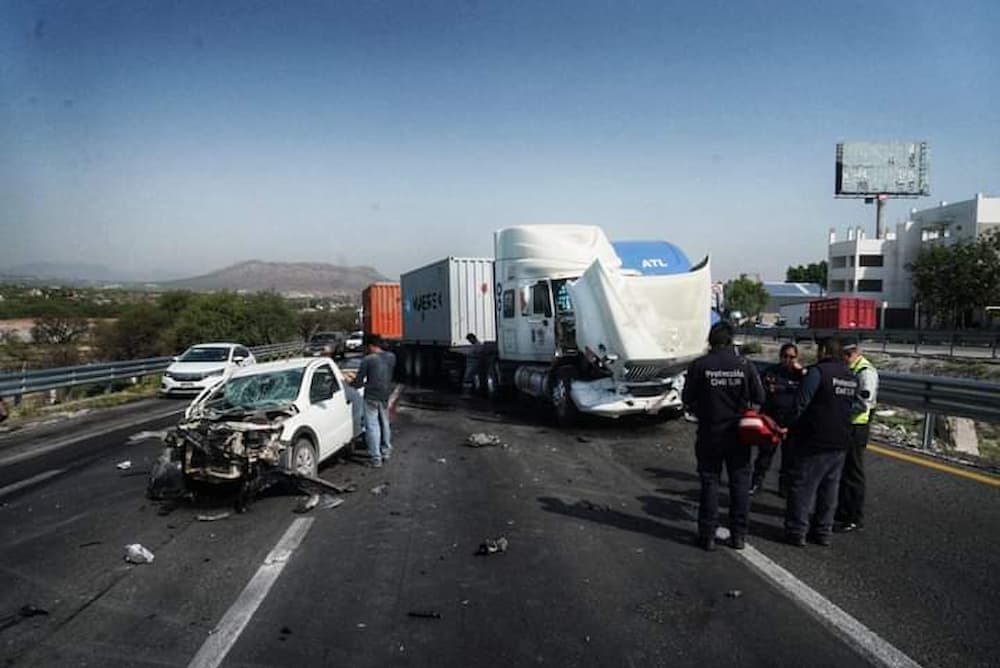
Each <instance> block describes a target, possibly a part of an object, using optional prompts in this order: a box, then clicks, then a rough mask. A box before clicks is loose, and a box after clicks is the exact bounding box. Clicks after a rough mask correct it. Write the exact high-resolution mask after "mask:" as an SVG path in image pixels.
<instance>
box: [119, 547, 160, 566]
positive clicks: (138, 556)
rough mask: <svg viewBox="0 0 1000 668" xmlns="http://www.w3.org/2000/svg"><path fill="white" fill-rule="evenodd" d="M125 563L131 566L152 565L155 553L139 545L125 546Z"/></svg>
mask: <svg viewBox="0 0 1000 668" xmlns="http://www.w3.org/2000/svg"><path fill="white" fill-rule="evenodd" d="M125 561H127V562H129V563H130V564H151V563H153V553H152V552H150V551H149V550H147V549H146V548H144V547H143V546H142V545H140V544H139V543H132V544H131V545H126V546H125Z"/></svg>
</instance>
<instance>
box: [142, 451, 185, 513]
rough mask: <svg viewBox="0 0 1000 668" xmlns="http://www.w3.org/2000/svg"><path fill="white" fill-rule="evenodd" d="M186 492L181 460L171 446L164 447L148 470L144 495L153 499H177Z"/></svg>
mask: <svg viewBox="0 0 1000 668" xmlns="http://www.w3.org/2000/svg"><path fill="white" fill-rule="evenodd" d="M186 493H187V487H186V485H185V484H184V471H183V469H182V463H181V460H180V459H179V458H178V457H177V454H176V451H175V450H173V449H172V448H164V449H163V452H161V453H160V456H159V458H157V460H156V461H155V462H154V463H153V468H152V469H150V471H149V482H148V483H147V484H146V496H147V497H149V498H150V499H154V500H163V499H177V498H180V497H182V496H184V495H185V494H186Z"/></svg>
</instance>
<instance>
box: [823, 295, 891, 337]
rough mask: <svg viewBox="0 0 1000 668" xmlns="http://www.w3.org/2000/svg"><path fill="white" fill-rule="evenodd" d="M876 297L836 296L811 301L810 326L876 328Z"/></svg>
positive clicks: (824, 327)
mask: <svg viewBox="0 0 1000 668" xmlns="http://www.w3.org/2000/svg"><path fill="white" fill-rule="evenodd" d="M876 316H877V306H876V302H875V300H874V299H864V298H862V297H834V298H831V299H817V300H816V301H812V302H809V326H810V327H812V328H813V329H876V328H877V324H876V323H877V322H878V319H877V317H876Z"/></svg>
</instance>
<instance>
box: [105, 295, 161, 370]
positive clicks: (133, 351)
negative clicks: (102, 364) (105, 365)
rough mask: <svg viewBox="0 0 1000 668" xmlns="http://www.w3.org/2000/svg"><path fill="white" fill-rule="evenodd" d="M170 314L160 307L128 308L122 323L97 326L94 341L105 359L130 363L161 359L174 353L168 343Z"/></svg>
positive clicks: (107, 323) (139, 305)
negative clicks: (153, 358)
mask: <svg viewBox="0 0 1000 668" xmlns="http://www.w3.org/2000/svg"><path fill="white" fill-rule="evenodd" d="M170 322H171V319H170V314H169V313H168V312H167V311H165V310H164V309H162V308H160V307H158V306H157V305H156V304H146V303H139V304H133V305H131V306H128V307H126V308H125V309H124V310H123V311H122V314H121V316H120V317H119V318H118V320H116V321H114V322H104V323H101V324H100V325H98V326H97V331H96V332H95V334H94V338H95V340H96V343H97V350H98V353H99V354H100V356H101V357H102V358H103V359H108V360H128V359H141V358H145V357H158V356H160V355H165V354H167V353H168V352H171V349H170V348H169V347H168V346H167V344H166V341H165V340H164V338H165V337H164V334H165V333H166V331H167V329H168V327H169V325H170Z"/></svg>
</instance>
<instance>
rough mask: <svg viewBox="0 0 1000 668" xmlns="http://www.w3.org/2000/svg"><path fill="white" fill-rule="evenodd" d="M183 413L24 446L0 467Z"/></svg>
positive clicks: (152, 416) (161, 414) (0, 460)
mask: <svg viewBox="0 0 1000 668" xmlns="http://www.w3.org/2000/svg"><path fill="white" fill-rule="evenodd" d="M183 411H184V409H183V408H181V409H177V408H172V409H170V410H169V411H167V412H166V413H157V414H156V415H147V416H146V417H143V418H140V419H138V420H132V421H131V422H123V423H121V424H115V423H111V424H109V425H106V426H104V427H101V428H100V429H95V430H91V431H89V432H86V433H84V434H81V435H78V436H73V437H71V438H68V439H64V440H62V441H56V442H55V443H49V444H48V445H40V446H31V445H25V446H24V447H27V448H28V449H27V450H25V451H24V452H20V453H18V454H15V455H10V456H8V457H4V458H2V459H0V466H7V465H9V464H16V463H17V462H20V461H24V460H25V459H32V458H33V457H37V456H39V455H44V454H45V453H46V452H52V451H53V450H59V449H60V448H66V447H69V446H71V445H74V444H76V443H80V442H81V441H86V440H87V439H90V438H94V437H96V436H100V435H101V434H103V433H106V432H109V431H118V430H119V429H129V428H132V427H137V426H139V425H141V424H145V423H147V422H153V421H154V420H160V419H163V418H165V417H170V416H171V415H174V414H177V413H182V412H183ZM13 447H21V446H13Z"/></svg>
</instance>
